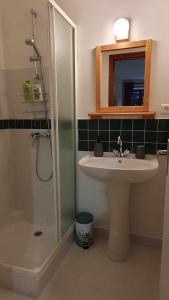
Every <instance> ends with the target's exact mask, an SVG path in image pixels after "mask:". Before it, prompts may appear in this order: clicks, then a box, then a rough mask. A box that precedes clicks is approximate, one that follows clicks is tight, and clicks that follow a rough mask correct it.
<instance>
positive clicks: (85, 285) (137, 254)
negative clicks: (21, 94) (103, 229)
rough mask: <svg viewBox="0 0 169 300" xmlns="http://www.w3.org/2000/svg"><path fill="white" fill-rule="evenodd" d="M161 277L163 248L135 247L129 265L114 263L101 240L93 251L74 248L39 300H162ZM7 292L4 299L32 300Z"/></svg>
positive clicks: (103, 241) (126, 263)
mask: <svg viewBox="0 0 169 300" xmlns="http://www.w3.org/2000/svg"><path fill="white" fill-rule="evenodd" d="M159 276H160V250H159V249H155V248H150V247H143V246H140V245H134V246H132V249H131V252H130V256H129V258H128V260H127V261H126V262H123V263H114V262H111V261H110V260H108V258H107V256H106V240H104V239H100V240H98V241H97V242H96V244H95V245H94V246H93V247H92V248H91V249H90V250H83V249H81V248H79V247H77V246H76V245H73V246H72V248H71V249H70V251H69V253H68V255H67V256H66V258H65V259H64V261H63V262H62V264H61V265H60V267H59V269H58V271H57V272H56V274H55V275H54V277H53V278H52V280H51V281H50V283H49V285H48V286H47V287H46V288H45V290H44V291H43V293H42V295H41V296H40V297H39V299H38V300H86V299H88V300H95V299H97V300H104V299H105V300H109V299H110V300H158V285H159ZM3 293H4V297H3V298H2V297H1V290H0V300H1V299H3V300H31V299H30V298H24V297H21V298H20V297H19V295H16V294H15V295H14V294H13V293H11V292H8V291H6V293H10V294H8V295H7V294H6V295H5V291H4V290H3ZM17 297H18V298H17Z"/></svg>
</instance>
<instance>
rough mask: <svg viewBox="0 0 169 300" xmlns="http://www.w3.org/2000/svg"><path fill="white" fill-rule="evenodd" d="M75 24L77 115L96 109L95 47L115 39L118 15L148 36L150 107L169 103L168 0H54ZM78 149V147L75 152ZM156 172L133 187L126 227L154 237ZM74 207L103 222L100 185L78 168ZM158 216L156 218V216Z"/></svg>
mask: <svg viewBox="0 0 169 300" xmlns="http://www.w3.org/2000/svg"><path fill="white" fill-rule="evenodd" d="M57 3H58V4H59V5H60V6H61V7H62V8H63V9H64V10H65V12H66V13H67V14H68V15H69V16H70V17H71V18H72V19H73V20H74V22H76V24H77V26H78V94H77V117H78V118H87V117H88V112H91V111H95V47H96V46H97V45H103V44H112V43H113V42H114V38H113V33H112V31H113V30H112V26H113V23H114V21H115V20H116V19H117V18H118V17H121V16H124V17H127V18H130V20H131V40H141V39H150V38H151V39H153V41H154V42H153V53H152V73H151V91H150V109H151V110H155V111H156V112H158V113H159V112H160V106H161V103H169V59H168V53H169V40H168V39H167V38H166V30H167V28H168V27H169V18H168V10H169V2H168V1H167V0H163V1H162V2H161V1H158V0H155V1H154V0H149V1H146V0H143V1H141V2H138V1H134V0H127V1H116V0H106V1H98V0H86V1H79V0H69V1H68V0H57ZM79 155H83V153H79ZM160 165H161V168H162V169H163V171H160V173H159V176H158V178H157V177H156V179H154V180H153V181H152V182H149V183H145V184H144V185H142V187H141V186H139V185H135V186H134V187H133V188H132V194H131V218H130V219H131V231H132V232H134V233H137V234H142V235H148V236H154V237H159V236H161V234H162V220H163V205H164V173H165V171H164V169H165V167H164V166H165V163H164V166H163V163H161V164H160ZM78 182H79V209H80V210H88V211H91V212H93V213H94V215H95V218H96V225H97V226H99V227H107V224H108V210H107V202H106V192H105V186H104V185H103V184H101V183H97V182H95V181H94V180H92V179H90V178H88V177H86V176H85V175H83V174H82V173H81V172H80V173H79V177H78ZM157 220H158V221H157Z"/></svg>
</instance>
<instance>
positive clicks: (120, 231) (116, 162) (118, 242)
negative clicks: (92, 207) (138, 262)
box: [79, 154, 159, 262]
mask: <svg viewBox="0 0 169 300" xmlns="http://www.w3.org/2000/svg"><path fill="white" fill-rule="evenodd" d="M79 167H80V169H81V170H82V171H83V172H84V173H85V174H86V175H88V176H90V177H92V178H94V179H95V180H98V181H102V182H105V183H106V186H107V196H108V203H109V214H110V225H109V239H108V250H107V253H108V257H109V258H110V259H111V260H113V261H116V262H117V261H123V260H126V258H127V256H128V253H129V249H130V238H129V198H130V186H131V184H132V183H136V182H142V181H147V180H150V179H151V178H152V177H153V176H154V175H155V174H156V172H157V170H158V168H159V164H158V160H157V159H155V158H151V156H149V158H146V159H144V160H142V159H136V158H135V156H134V155H130V156H129V157H127V158H117V157H113V156H112V154H111V155H106V156H104V157H98V158H97V157H94V156H93V155H86V156H85V157H83V158H82V159H81V160H80V161H79Z"/></svg>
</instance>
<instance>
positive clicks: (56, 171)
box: [48, 0, 77, 243]
mask: <svg viewBox="0 0 169 300" xmlns="http://www.w3.org/2000/svg"><path fill="white" fill-rule="evenodd" d="M48 8H49V27H50V28H49V44H50V68H49V77H50V95H51V124H52V153H53V190H54V206H55V207H54V209H55V220H56V230H57V239H58V243H59V242H61V241H62V240H63V239H64V237H62V233H61V196H60V165H59V128H58V122H56V124H55V120H58V96H57V84H52V82H53V79H56V82H57V62H56V58H55V50H56V47H57V45H56V43H54V38H53V37H54V36H55V32H56V28H55V23H54V14H55V11H57V13H59V14H60V15H61V16H62V17H63V19H64V20H65V21H66V22H67V23H68V24H69V25H70V26H71V27H72V29H73V48H74V62H73V63H74V117H75V118H74V119H75V123H74V131H75V138H74V145H75V157H74V160H75V163H76V160H77V158H76V153H77V119H76V103H77V102H76V99H77V98H76V97H77V26H76V24H75V23H74V22H73V21H72V20H71V19H70V18H69V16H68V15H67V14H66V13H65V12H64V11H63V10H62V9H61V8H60V6H59V5H58V4H57V3H56V2H55V1H54V0H48ZM76 198H77V189H76V168H75V209H76V207H77V203H76ZM73 229H74V224H72V226H71V228H70V229H69V230H68V232H71V231H72V232H73Z"/></svg>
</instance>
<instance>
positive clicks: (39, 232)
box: [34, 231, 43, 237]
mask: <svg viewBox="0 0 169 300" xmlns="http://www.w3.org/2000/svg"><path fill="white" fill-rule="evenodd" d="M41 235H43V231H36V232H35V233H34V236H36V237H38V236H41Z"/></svg>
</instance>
